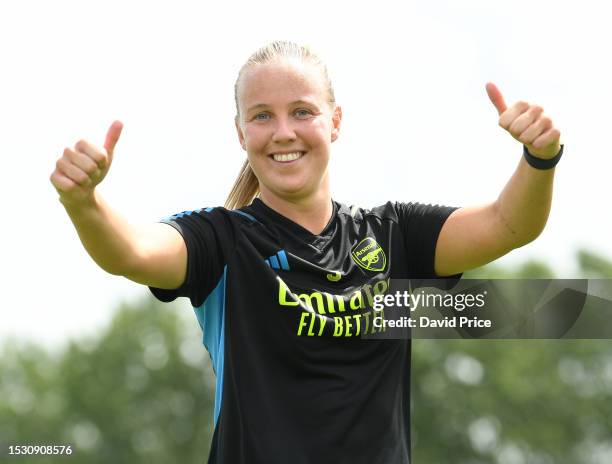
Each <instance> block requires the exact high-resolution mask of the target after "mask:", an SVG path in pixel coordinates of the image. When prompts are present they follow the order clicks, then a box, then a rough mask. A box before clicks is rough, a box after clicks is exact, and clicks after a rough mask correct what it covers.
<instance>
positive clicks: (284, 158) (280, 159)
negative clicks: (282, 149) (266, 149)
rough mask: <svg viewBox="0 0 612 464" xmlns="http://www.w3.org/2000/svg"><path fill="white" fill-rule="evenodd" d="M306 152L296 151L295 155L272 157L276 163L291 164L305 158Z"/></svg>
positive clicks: (280, 154)
mask: <svg viewBox="0 0 612 464" xmlns="http://www.w3.org/2000/svg"><path fill="white" fill-rule="evenodd" d="M305 153H306V152H304V151H296V152H293V153H273V154H271V155H268V156H270V158H272V159H273V160H274V161H278V162H280V163H289V162H291V161H295V160H298V159H300V158H301V157H302V156H304V154H305Z"/></svg>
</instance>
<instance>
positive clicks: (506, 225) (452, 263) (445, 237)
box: [435, 83, 561, 276]
mask: <svg viewBox="0 0 612 464" xmlns="http://www.w3.org/2000/svg"><path fill="white" fill-rule="evenodd" d="M487 93H488V94H489V98H490V99H491V102H492V103H493V105H494V106H495V108H496V109H497V111H498V113H499V125H500V126H501V127H502V128H504V129H505V130H507V131H508V132H509V133H510V134H511V135H512V136H513V137H514V138H515V139H516V140H518V141H519V142H521V143H522V144H524V145H525V146H526V147H527V150H528V152H529V153H530V154H531V155H533V156H534V157H536V158H539V159H545V160H548V159H551V158H553V157H555V156H556V155H557V154H558V153H559V151H560V149H561V145H560V136H561V134H560V132H559V130H558V129H557V128H555V127H554V125H553V122H552V120H551V119H550V118H549V117H548V116H546V115H544V110H543V109H542V107H540V106H537V105H531V104H529V103H527V102H523V101H519V102H517V103H515V104H514V105H512V106H511V107H510V108H508V107H507V106H506V103H505V102H504V98H503V96H502V94H501V92H500V91H499V89H498V88H497V87H496V86H495V85H494V84H491V83H489V84H487ZM554 171H555V170H554V168H551V169H546V170H544V169H536V168H534V167H532V166H531V165H530V164H529V163H527V161H526V160H525V158H524V157H521V160H520V162H519V165H518V167H517V168H516V171H515V172H514V174H513V175H512V177H511V178H510V180H509V181H508V183H507V184H506V186H505V187H504V189H503V190H502V192H501V194H500V195H499V197H498V198H497V200H496V201H494V202H492V203H489V204H486V205H482V206H476V207H468V208H460V209H458V210H456V211H455V212H453V214H451V215H450V216H449V217H448V219H447V220H446V222H445V223H444V226H443V227H442V230H441V231H440V236H439V238H438V243H437V245H436V256H435V270H436V273H437V274H438V275H440V276H447V275H452V274H457V273H459V272H463V271H466V270H469V269H473V268H475V267H478V266H482V265H484V264H487V263H489V262H491V261H493V260H495V259H497V258H499V257H500V256H503V255H505V254H506V253H508V252H509V251H511V250H513V249H515V248H519V247H521V246H523V245H526V244H527V243H529V242H531V241H533V240H535V239H536V238H537V237H538V236H539V235H540V233H541V232H542V230H543V229H544V226H545V224H546V221H547V219H548V214H549V212H550V206H551V201H552V191H553V178H554Z"/></svg>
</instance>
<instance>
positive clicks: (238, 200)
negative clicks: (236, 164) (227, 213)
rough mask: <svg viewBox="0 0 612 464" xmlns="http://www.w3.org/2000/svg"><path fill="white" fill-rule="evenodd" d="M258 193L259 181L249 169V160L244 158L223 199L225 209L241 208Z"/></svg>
mask: <svg viewBox="0 0 612 464" xmlns="http://www.w3.org/2000/svg"><path fill="white" fill-rule="evenodd" d="M258 194H259V181H258V180H257V177H255V173H254V172H253V170H252V169H251V165H250V164H249V161H248V160H246V161H245V162H244V164H243V165H242V169H240V174H238V177H237V178H236V181H235V182H234V186H233V187H232V190H231V192H230V193H229V195H228V196H227V199H226V200H225V207H226V208H227V209H236V208H242V207H243V206H246V205H248V204H250V203H251V201H253V198H255V197H256V196H257V195H258Z"/></svg>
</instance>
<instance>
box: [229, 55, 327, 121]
mask: <svg viewBox="0 0 612 464" xmlns="http://www.w3.org/2000/svg"><path fill="white" fill-rule="evenodd" d="M300 99H301V100H313V101H314V102H315V103H318V104H322V103H323V102H324V101H326V99H327V95H326V90H325V83H324V82H323V76H322V73H321V71H320V70H319V69H317V67H316V66H315V65H313V64H311V63H304V62H301V61H299V60H291V61H288V60H283V61H278V62H276V61H275V62H272V63H266V64H259V65H255V66H253V67H251V68H249V69H247V70H246V71H245V73H244V75H243V77H242V79H241V82H240V86H239V102H240V106H241V108H242V110H247V109H248V108H250V107H251V106H253V105H257V104H265V105H270V106H274V105H282V104H286V103H289V102H292V101H296V100H300Z"/></svg>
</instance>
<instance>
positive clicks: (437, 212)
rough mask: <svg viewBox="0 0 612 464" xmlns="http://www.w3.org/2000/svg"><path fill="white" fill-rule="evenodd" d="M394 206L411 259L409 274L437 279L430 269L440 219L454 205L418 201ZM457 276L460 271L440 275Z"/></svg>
mask: <svg viewBox="0 0 612 464" xmlns="http://www.w3.org/2000/svg"><path fill="white" fill-rule="evenodd" d="M395 208H396V212H397V215H398V222H399V226H400V228H401V231H402V235H403V236H404V243H405V246H406V252H407V255H408V259H409V260H410V262H411V266H410V268H411V270H410V274H411V275H410V276H409V277H410V278H416V279H436V278H438V276H437V275H436V272H435V270H434V269H435V267H434V260H435V254H436V244H437V242H438V237H439V235H440V231H441V230H442V226H443V225H444V222H445V221H446V219H447V218H448V217H449V216H450V215H451V213H452V212H453V211H455V210H456V209H458V208H457V207H450V206H439V205H426V204H422V203H395ZM459 277H461V274H457V275H455V276H449V277H444V278H445V279H458V278H459Z"/></svg>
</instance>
